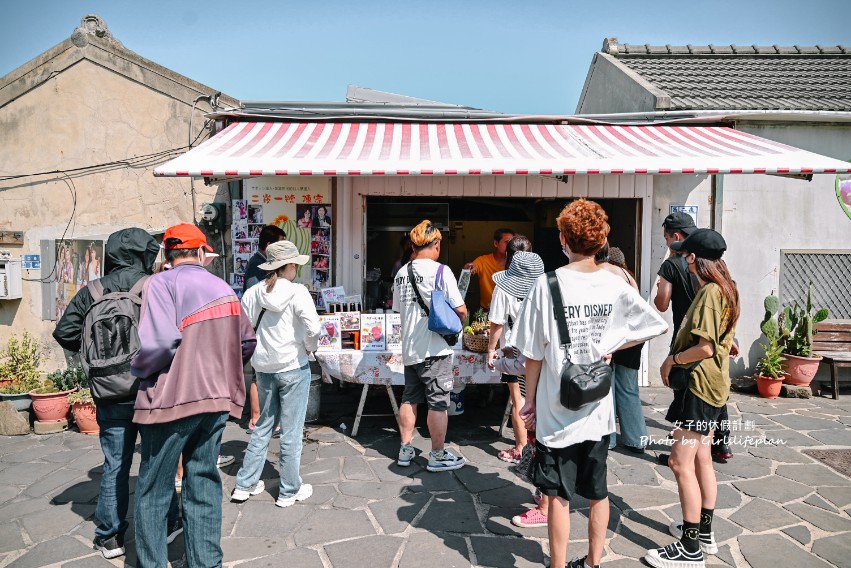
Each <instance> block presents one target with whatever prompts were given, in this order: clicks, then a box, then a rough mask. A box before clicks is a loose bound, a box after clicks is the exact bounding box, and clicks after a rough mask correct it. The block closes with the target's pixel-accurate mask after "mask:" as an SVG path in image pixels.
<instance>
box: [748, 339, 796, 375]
mask: <svg viewBox="0 0 851 568" xmlns="http://www.w3.org/2000/svg"><path fill="white" fill-rule="evenodd" d="M766 335H767V334H766ZM767 337H768V343H763V344H762V349H763V351H765V354H764V355H763V356H762V357H760V359H759V361H757V363H756V372H757V374H759V375H762V376H763V377H771V378H774V379H777V378H780V377H782V376H783V375H787V374H788V373H786V372H785V371H784V370H783V361H785V360H786V358H785V357H783V355H782V353H783V345H781V344H780V343H779V342H778V340H777V336H768V335H767Z"/></svg>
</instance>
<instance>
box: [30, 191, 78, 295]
mask: <svg viewBox="0 0 851 568" xmlns="http://www.w3.org/2000/svg"><path fill="white" fill-rule="evenodd" d="M58 179H60V180H62V181H63V182H65V185H66V186H67V187H68V191H70V192H71V217H70V218H69V219H68V223H67V224H66V225H65V230H64V231H62V237H60V239H59V242H60V243H61V242H63V241H64V240H65V235H66V234H68V227H70V226H71V222H72V221H73V220H74V215H75V214H76V212H77V186H76V185H74V180H73V179H71V178H70V177H69V176H67V175H66V176H64V177H60V178H58ZM54 181H55V180H54ZM69 182H70V183H69ZM58 266H59V256H58V255H57V257H56V260H55V261H54V262H53V269H52V270H51V271H50V274H48V275H47V276H43V277H41V278H21V280H24V281H26V282H41V283H42V284H46V283H49V282H53V281H54V280H56V278H55V277H54V275H55V274H56V268H57V267H58Z"/></svg>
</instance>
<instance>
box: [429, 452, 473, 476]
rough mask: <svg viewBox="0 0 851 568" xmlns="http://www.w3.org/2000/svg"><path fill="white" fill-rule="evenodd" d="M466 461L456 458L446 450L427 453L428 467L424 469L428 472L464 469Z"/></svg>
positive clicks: (459, 457)
mask: <svg viewBox="0 0 851 568" xmlns="http://www.w3.org/2000/svg"><path fill="white" fill-rule="evenodd" d="M466 463H467V460H465V459H464V458H462V457H461V456H456V455H455V454H453V453H452V452H450V451H449V450H447V449H446V448H444V449H442V450H437V451H434V450H432V451H430V452H429V453H428V465H427V466H426V469H427V470H429V471H452V470H453V469H459V468H462V467H464V464H466Z"/></svg>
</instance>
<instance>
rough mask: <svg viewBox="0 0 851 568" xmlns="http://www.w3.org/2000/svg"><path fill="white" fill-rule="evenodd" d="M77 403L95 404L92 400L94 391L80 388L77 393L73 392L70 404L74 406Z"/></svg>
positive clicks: (69, 398)
mask: <svg viewBox="0 0 851 568" xmlns="http://www.w3.org/2000/svg"><path fill="white" fill-rule="evenodd" d="M75 402H94V399H93V398H92V391H90V390H89V389H88V387H87V388H82V387H81V388H80V389H79V390H77V391H76V392H72V393H71V394H69V395H68V403H69V404H74V403H75Z"/></svg>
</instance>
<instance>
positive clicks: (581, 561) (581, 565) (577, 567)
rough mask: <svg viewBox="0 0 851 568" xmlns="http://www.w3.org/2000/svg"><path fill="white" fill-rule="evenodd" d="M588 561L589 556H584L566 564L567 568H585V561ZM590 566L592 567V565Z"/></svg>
mask: <svg viewBox="0 0 851 568" xmlns="http://www.w3.org/2000/svg"><path fill="white" fill-rule="evenodd" d="M587 559H588V557H587V556H583V557H582V558H577V559H576V560H571V561H570V562H568V563H567V564H565V567H566V568H585V561H586V560H587ZM588 566H591V565H590V564H589V565H588ZM592 568H600V565H599V564H594V566H593V567H592Z"/></svg>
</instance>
